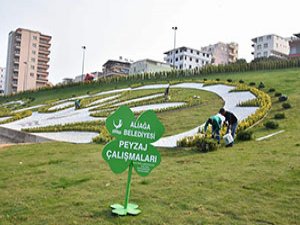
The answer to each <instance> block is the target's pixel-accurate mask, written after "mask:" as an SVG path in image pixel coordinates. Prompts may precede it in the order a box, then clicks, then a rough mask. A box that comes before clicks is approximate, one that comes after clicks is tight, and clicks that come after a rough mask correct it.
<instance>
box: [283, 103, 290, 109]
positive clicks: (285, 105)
mask: <svg viewBox="0 0 300 225" xmlns="http://www.w3.org/2000/svg"><path fill="white" fill-rule="evenodd" d="M282 108H284V109H289V108H292V105H291V104H290V103H288V102H284V103H282Z"/></svg>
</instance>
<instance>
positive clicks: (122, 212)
mask: <svg viewBox="0 0 300 225" xmlns="http://www.w3.org/2000/svg"><path fill="white" fill-rule="evenodd" d="M110 207H111V208H112V209H113V210H112V213H114V214H117V215H119V216H126V215H127V214H130V215H134V216H135V215H138V214H140V213H141V210H139V209H138V207H139V206H138V205H136V204H133V203H128V205H127V208H125V207H124V206H122V205H121V204H113V205H111V206H110Z"/></svg>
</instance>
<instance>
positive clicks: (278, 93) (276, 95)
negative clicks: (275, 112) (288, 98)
mask: <svg viewBox="0 0 300 225" xmlns="http://www.w3.org/2000/svg"><path fill="white" fill-rule="evenodd" d="M281 95H282V94H281V93H280V92H275V94H274V96H275V97H280V96H281Z"/></svg>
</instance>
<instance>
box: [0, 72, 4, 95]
mask: <svg viewBox="0 0 300 225" xmlns="http://www.w3.org/2000/svg"><path fill="white" fill-rule="evenodd" d="M4 84H5V68H3V67H0V95H1V94H3V93H4Z"/></svg>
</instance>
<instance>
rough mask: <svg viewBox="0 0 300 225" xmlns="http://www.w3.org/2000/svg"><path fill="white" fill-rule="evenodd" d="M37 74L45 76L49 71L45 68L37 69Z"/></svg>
mask: <svg viewBox="0 0 300 225" xmlns="http://www.w3.org/2000/svg"><path fill="white" fill-rule="evenodd" d="M37 75H40V76H45V77H48V75H49V72H47V71H45V70H39V69H38V70H37Z"/></svg>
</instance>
